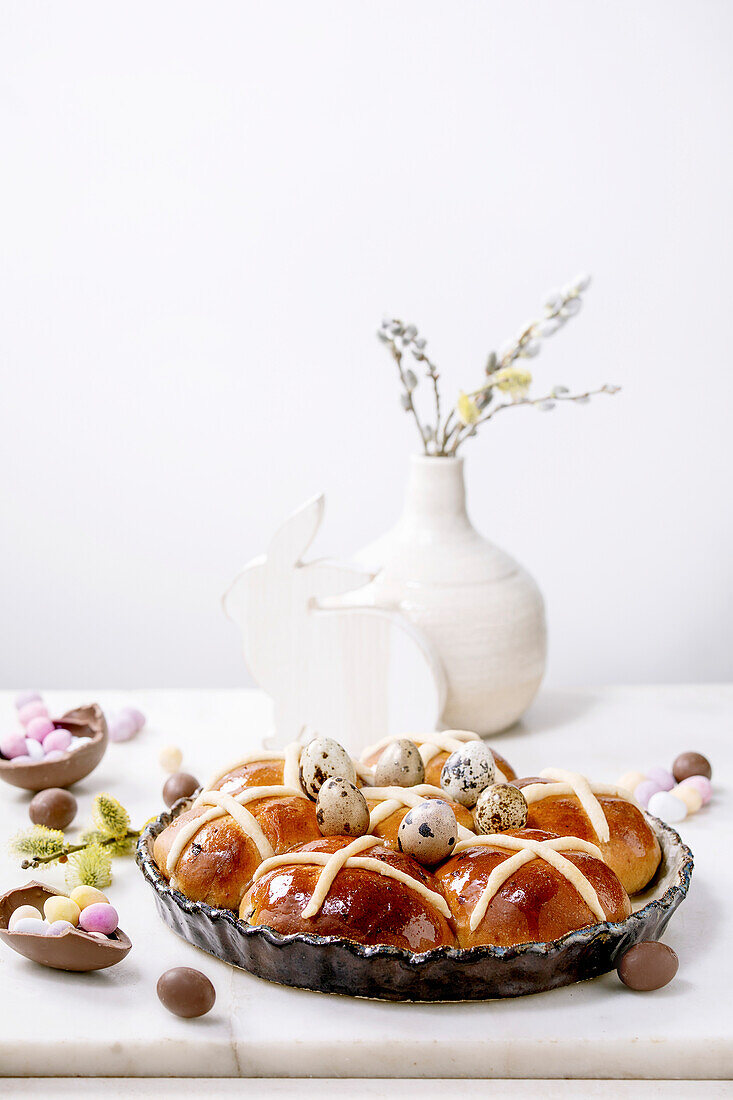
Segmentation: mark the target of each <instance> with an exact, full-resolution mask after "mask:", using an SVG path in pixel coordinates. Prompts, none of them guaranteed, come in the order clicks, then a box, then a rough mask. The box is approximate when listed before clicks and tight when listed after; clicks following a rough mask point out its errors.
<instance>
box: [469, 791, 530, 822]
mask: <svg viewBox="0 0 733 1100" xmlns="http://www.w3.org/2000/svg"><path fill="white" fill-rule="evenodd" d="M473 819H474V821H475V822H476V828H477V829H478V831H479V832H480V833H506V832H508V830H510V829H523V828H524V826H525V825H526V824H527V802H526V800H525V797H524V795H523V794H522V792H521V791H520V790H519V788H518V787H513V786H511V784H509V783H492V784H491V785H490V786H488V787H484V789H483V790H482V792H481V794H480V795H479V796H478V802H477V803H476V806H475V808H474V811H473Z"/></svg>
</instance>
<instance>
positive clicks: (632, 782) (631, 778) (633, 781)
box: [617, 772, 647, 791]
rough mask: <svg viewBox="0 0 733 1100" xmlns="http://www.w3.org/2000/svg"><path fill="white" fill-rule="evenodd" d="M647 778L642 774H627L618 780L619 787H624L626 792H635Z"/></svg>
mask: <svg viewBox="0 0 733 1100" xmlns="http://www.w3.org/2000/svg"><path fill="white" fill-rule="evenodd" d="M646 778H647V777H646V776H645V775H643V774H642V773H641V772H625V773H624V774H623V775H622V776H621V778H620V779H619V780H618V783H617V786H619V787H623V789H624V790H625V791H635V790H636V788H637V787H638V786H639V784H640V783H643V782H644V780H645V779H646Z"/></svg>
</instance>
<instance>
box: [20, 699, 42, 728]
mask: <svg viewBox="0 0 733 1100" xmlns="http://www.w3.org/2000/svg"><path fill="white" fill-rule="evenodd" d="M18 717H19V718H20V721H21V723H22V724H23V725H24V726H27V725H28V723H29V722H31V721H32V720H33V719H34V718H48V711H47V710H46V706H45V704H44V703H42V702H36V703H26V705H25V706H24V707H21V708H20V710H19V711H18Z"/></svg>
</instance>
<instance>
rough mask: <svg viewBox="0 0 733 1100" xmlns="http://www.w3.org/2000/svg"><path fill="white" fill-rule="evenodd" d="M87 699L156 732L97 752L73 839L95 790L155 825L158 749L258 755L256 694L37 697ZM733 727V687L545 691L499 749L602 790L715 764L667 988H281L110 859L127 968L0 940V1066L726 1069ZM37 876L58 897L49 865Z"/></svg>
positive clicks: (530, 1072)
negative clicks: (397, 997) (699, 757)
mask: <svg viewBox="0 0 733 1100" xmlns="http://www.w3.org/2000/svg"><path fill="white" fill-rule="evenodd" d="M91 701H98V702H100V703H101V704H102V706H103V707H104V708H105V710H109V711H112V710H114V709H115V708H116V707H118V706H121V705H123V704H124V703H125V702H129V703H134V704H135V705H137V706H139V707H141V709H142V710H143V711H145V712H146V714H147V715H148V720H149V721H148V726H147V728H146V729H145V731H144V732H143V733H142V734H140V735H139V737H138V738H137V739H136V740H134V741H131V742H129V743H127V744H120V745H114V744H112V745H110V747H109V749H108V751H107V754H106V756H105V758H104V760H103V761H102V763H101V764H100V766H99V767H98V768H97V770H96V772H94V773H93V774H92V775H91V776H89V777H88V778H87V779H86V780H84V781H83V782H82V783H80V784H78V785H77V786H76V788H75V794H76V795H77V798H78V800H79V814H78V817H77V820H76V822H75V823H74V827H72V830H70V832H72V833H73V830H74V829H76V828H77V827H79V828H80V827H81V826H82V825H83V824H84V823H85V819H87V818H88V814H89V807H90V802H91V798H92V796H93V795H94V794H96V793H97V792H98V791H100V790H108V791H110V792H111V793H113V794H115V795H116V796H117V797H119V798H120V799H121V800H122V801H123V802H124V803H125V804H126V805H127V807H128V809H129V810H130V812H131V814H132V817H133V821H134V822H135V823H138V824H139V823H141V822H142V821H144V820H146V819H147V818H148V817H150V816H151V815H152V814H154V813H157V812H159V810H160V809H161V808H162V799H161V795H160V789H161V786H162V782H163V780H164V778H165V776H164V773H163V772H162V770H161V769H160V767H159V765H158V763H157V757H158V753H159V751H160V749H161V747H163V746H164V745H168V744H177V745H179V746H180V747H181V748H182V749H183V752H184V767H185V769H186V770H188V771H192V772H193V773H194V774H196V775H197V776H198V777H199V778H201V779H206V778H207V777H208V775H209V773H211V772H213V771H214V769H215V768H216V766H217V765H219V764H223V763H226V762H228V761H229V760H230V759H231V758H233V757H236V755H237V753H240V752H241V753H244V752H246V751H247V750H248V749H249V748H251V747H254V746H255V745H256V744H258V742H259V739H260V736H261V733H262V731H263V730H264V729H265V727H266V725H267V723H268V720H269V705H268V702H267V700H266V699H265V697H263V696H262V695H260V694H259V693H256V692H246V691H228V692H227V691H219V692H216V691H200V692H196V691H191V692H184V691H142V692H134V693H127V694H125V693H119V692H111V691H109V692H108V691H89V690H84V691H73V692H48V694H47V702H48V703H49V705H50V707H51V709H52V712H53V713H58V712H61V711H62V710H64V709H67V708H68V707H70V706H74V705H78V704H81V703H84V702H91ZM732 720H733V688H731V687H719V686H699V687H660V688H652V687H637V688H606V689H602V690H597V691H593V690H577V691H563V692H557V691H554V692H553V691H546V692H545V693H544V694H543V695H542V697H541V699H540V700H539V701H538V702H537V704H536V705H535V706H534V707H533V709H532V711H531V712H530V714H529V715H528V717H527V719H526V721H525V722H524V723H522V725H521V726H520V727H519V728H517V729H515V730H514V731H513V732H512V733H510V734H507V735H504V736H503V737H500V738H497V739H495V740H496V745H497V747H498V748H499V749H500V751H501V752H503V753H504V754H505V755H506V756H507V757H508V758H509V759H510V761H511V762H512V764H513V765H514V766H515V768H516V769H517V771H518V772H519V773H520V774H521V773H524V774H536V773H537V771H538V770H539V769H540V768H543V767H546V766H549V765H556V766H559V767H570V768H573V769H576V770H579V771H583V772H586V773H588V774H590V775H592V776H593V777H594V778H598V779H601V780H606V781H613V780H614V779H616V778H617V776H618V775H619V774H620V773H622V772H624V771H626V770H629V769H631V768H638V769H640V770H642V771H643V770H644V769H645V768H647V767H652V766H655V765H663V766H669V765H670V763H671V761H672V759H673V757H674V756H675V755H676V754H677V753H678V752H680V751H683V750H686V749H696V750H698V751H700V752H703V753H705V754H706V755H707V756H709V757H710V759H711V761H712V763H713V767H714V783H715V796H714V798H713V801H712V803H711V804H710V806H709V807H707V808H705V809H703V810H702V811H701V812H700V813H698V814H697V815H695V816H694V817H691V818H689V819H687V820H686V821H685V822H684V824H683V825H682V826H681V827H680V831H681V833H682V836H683V838H684V839H685V840H686V841H687V843H688V844H689V845H690V846H691V848H692V849H693V852H694V854H695V858H696V866H695V872H694V875H693V882H692V889H691V891H690V895H689V897H688V899H687V900H686V902H685V903H684V904H683V905H682V906H681V908H680V909H679V911H678V912H677V913H676V914H675V916H674V917H673V918H672V922H671V924H670V926H669V928H668V930H667V933H666V935H665V941H666V942H667V943H669V944H670V945H671V946H672V947H674V948H675V950H676V951H677V952H678V954H679V957H680V971H679V974H678V976H677V978H676V979H675V981H674V982H673V983H672V984H671V985H669V986H668V987H667V988H666V989H664V990H661V991H659V992H657V993H653V994H634V993H631V992H629V991H628V990H626V989H625V988H624V987H623V986H622V985H621V984H620V983H619V981H618V979H617V977H616V976H615V975H613V974H610V975H606V976H604V977H602V978H599V979H596V980H595V981H593V982H587V983H583V984H581V985H576V986H572V987H569V988H567V989H562V990H556V991H554V992H552V993H546V994H541V995H537V996H533V997H526V998H520V999H517V1000H511V1001H510V1000H504V1001H493V1002H490V1003H483V1004H454V1005H410V1004H390V1003H383V1002H370V1001H358V1000H352V999H349V998H346V997H333V996H324V995H321V994H317V993H310V992H305V991H302V990H291V989H285V988H280V987H278V986H274V985H270V984H268V983H265V982H262V981H259V980H258V979H256V978H253V977H251V976H250V975H248V974H246V973H243V972H241V971H237V970H234V969H233V968H231V967H228V966H226V965H225V964H223V963H221V962H219V961H217V960H216V959H213V958H211V957H210V956H208V955H206V954H204V953H202V952H200V951H198V950H197V949H196V948H194V947H191V946H190V945H189V944H187V943H185V942H184V941H182V940H180V939H179V938H178V937H177V936H175V935H174V934H173V933H172V932H171V931H170V930H169V929H168V928H167V927H166V926H165V925H164V924H163V923H162V922H161V921H160V919H159V918H158V916H157V914H156V911H155V907H154V903H153V896H152V892H151V890H150V888H149V887H148V886H147V885H146V884H145V882H144V881H143V880H142V878H141V876H140V873H139V871H138V870H137V868H136V866H135V864H134V862H133V861H132V860H131V859H120V860H116V861H115V862H114V865H113V867H114V883H113V885H112V886H111V887H110V889H109V891H108V892H109V894H110V899H111V900H112V901H113V902H114V904H115V905H116V906H117V908H118V910H119V912H120V923H121V925H122V927H123V928H124V929H125V931H126V932H127V933H128V935H129V936H130V937H131V939H132V941H133V950H132V952H131V953H130V955H129V956H128V958H127V959H126V960H125V961H124V962H123V963H121V964H119V965H118V966H117V967H115V968H113V969H111V970H108V971H102V972H98V973H97V974H81V975H74V974H67V973H62V972H56V971H51V970H45V969H42V968H40V967H38V966H35V965H34V964H32V963H30V962H28V961H27V960H25V959H23V958H21V957H20V956H18V955H16V954H14V953H13V952H12V951H10V950H9V949H8V948H5V947H4V946H3V947H2V950H1V951H0V985H1V987H2V990H3V998H2V1007H0V1070H1V1071H2V1073H3V1074H5V1075H29V1076H44V1075H55V1076H64V1075H80V1076H90V1077H93V1076H116V1075H131V1076H140V1077H146V1076H156V1077H158V1076H167V1075H175V1076H182V1077H212V1076H214V1077H226V1076H262V1077H306V1076H325V1077H390V1076H394V1077H412V1078H414V1077H436V1078H437V1077H495V1078H502V1079H506V1078H529V1077H545V1078H561V1077H570V1078H581V1079H582V1078H656V1079H669V1078H682V1079H693V1078H698V1079H706V1078H708V1079H709V1078H717V1079H725V1078H727V1077H730V1076H733V1025H732V1024H731V1014H730V1009H729V989H730V969H731V967H730V952H729V948H728V941H729V937H730V933H731V931H732V930H733V929H732V928H731V919H730V916H729V913H730V905H729V900H728V897H727V895H726V884H728V886H729V883H730V875H729V868H728V866H727V864H728V862H729V861H728V860H727V859H725V858H724V856H723V852H722V843H721V841H722V838H723V837H725V836H726V835H727V833H728V831H729V830H730V827H731V812H730V801H729V784H728V780H727V775H728V773H729V771H730V766H729V764H730V761H731V749H730V747H729V734H730V730H731V728H732V726H733V722H732ZM13 721H14V714H13V704H12V695H11V694H10V693H2V694H0V727H1V728H8V725H9V724H10V723H12V722H13ZM0 800H1V801H0V805H2V816H1V820H2V824H3V834H4V835H5V836H8V835H9V834H10V833H11V832H13V831H15V830H16V829H18V828H21V827H23V826H25V825H26V824H27V822H28V818H27V805H28V801H29V796H28V795H27V794H24V793H23V792H21V791H18V790H16V789H15V788H11V787H8V786H6V785H2V787H1V789H0ZM0 875H1V877H0V886H1V887H2V890H3V891H4V890H7V889H10V888H11V887H13V886H16V885H20V884H22V883H23V882H25V881H27V879H28V878H29V877H31V876H30V875H29V873H28V872H24V871H21V870H20V869H19V867H18V865H17V862H14V861H13V860H11V859H10V858H9V856H8V855H7V853H6V852H5V851H4V845H3V851H2V854H1V855H0ZM36 877H38V878H42V879H45V880H46V881H48V882H49V883H51V884H54V885H59V886H60V885H62V884H63V879H62V876H61V868H57V869H56V870H54V871H48V872H47V873H45V874H40V873H36ZM175 965H189V966H195V967H198V968H199V969H201V970H203V971H204V972H205V973H206V974H208V975H209V977H210V978H211V980H212V981H213V982H214V985H215V986H216V990H217V1003H216V1006H215V1008H214V1010H213V1011H212V1012H211V1013H210V1014H209V1015H208V1016H206V1017H204V1018H202V1019H200V1020H197V1021H183V1020H179V1019H177V1018H176V1017H173V1016H171V1015H169V1014H168V1013H167V1012H166V1011H165V1010H164V1009H163V1008H162V1006H161V1005H160V1004H159V1003H158V1001H157V998H156V996H155V984H156V981H157V978H158V976H159V975H160V974H161V973H162V972H163V971H164V970H165V969H167V968H168V967H170V966H175ZM497 1095H498V1094H497ZM548 1095H549V1093H548ZM589 1095H590V1094H589ZM599 1095H600V1093H599Z"/></svg>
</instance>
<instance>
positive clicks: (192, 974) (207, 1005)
mask: <svg viewBox="0 0 733 1100" xmlns="http://www.w3.org/2000/svg"><path fill="white" fill-rule="evenodd" d="M156 990H157V993H158V997H159V999H160V1002H161V1004H163V1005H164V1006H165V1007H166V1008H167V1009H168V1011H169V1012H172V1013H173V1015H174V1016H181V1017H182V1018H183V1019H184V1020H191V1019H194V1018H195V1017H197V1016H204V1015H205V1014H206V1013H207V1012H210V1011H211V1009H212V1008H213V1007H214V1002H215V1001H216V990H215V989H214V986H213V985H212V983H211V982H210V981H209V979H208V978H207V977H206V975H205V974H202V973H201V971H200V970H194V969H193V967H190V966H174V967H173V968H172V969H171V970H166V972H165V973H164V974H161V975H160V977H159V978H158V984H157V986H156Z"/></svg>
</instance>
